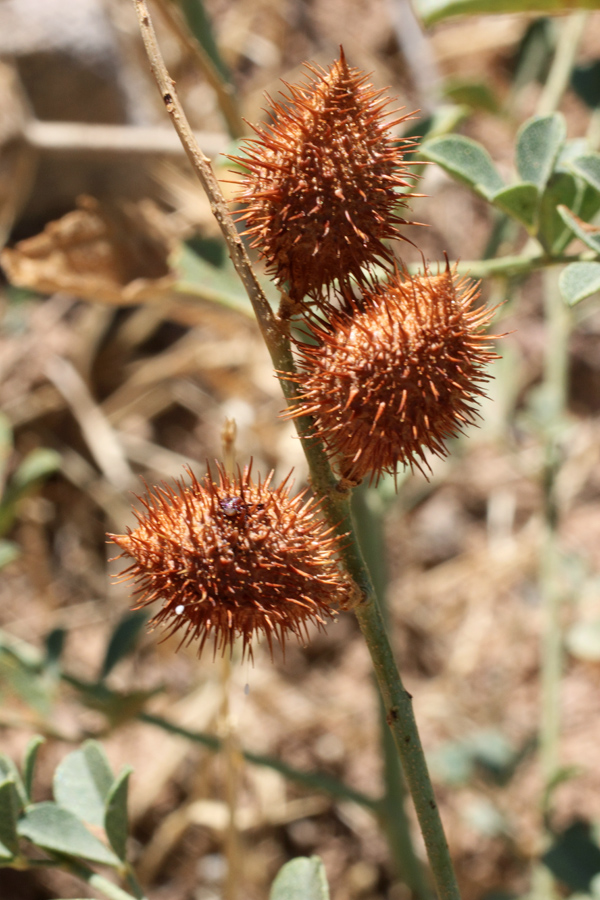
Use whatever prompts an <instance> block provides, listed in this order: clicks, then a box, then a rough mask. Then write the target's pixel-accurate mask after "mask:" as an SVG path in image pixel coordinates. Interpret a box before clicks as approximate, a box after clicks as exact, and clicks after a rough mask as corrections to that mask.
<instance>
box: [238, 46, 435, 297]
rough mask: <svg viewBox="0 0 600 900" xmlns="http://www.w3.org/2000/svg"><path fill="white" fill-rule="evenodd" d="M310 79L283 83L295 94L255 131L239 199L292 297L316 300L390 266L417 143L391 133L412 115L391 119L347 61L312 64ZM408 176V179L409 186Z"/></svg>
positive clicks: (250, 230)
mask: <svg viewBox="0 0 600 900" xmlns="http://www.w3.org/2000/svg"><path fill="white" fill-rule="evenodd" d="M306 68H307V69H308V73H309V74H308V75H307V76H306V77H305V81H304V82H303V83H301V84H297V85H289V84H287V83H285V82H284V84H286V87H287V89H288V94H289V96H286V95H285V94H283V95H282V96H283V98H284V102H283V103H275V102H273V101H272V100H271V99H270V98H269V97H267V99H268V100H269V103H270V104H271V105H272V111H271V113H270V114H271V118H272V120H273V122H272V124H270V125H260V126H254V125H252V126H251V127H252V128H253V129H254V131H255V132H256V134H257V135H258V139H252V140H249V141H247V142H246V143H245V145H244V147H243V149H244V151H245V153H246V154H247V155H246V156H244V157H231V159H232V160H233V161H235V162H236V163H238V164H240V165H241V166H242V167H243V168H245V169H246V170H247V174H246V175H245V177H244V181H243V182H242V184H243V190H242V191H241V193H240V194H239V196H238V198H237V200H238V201H239V202H241V203H242V204H243V205H244V207H245V211H244V212H243V214H242V215H241V216H240V218H242V219H246V224H247V231H246V234H249V235H251V236H252V238H253V242H252V246H253V247H257V248H258V249H259V250H260V253H261V255H262V256H263V257H264V258H265V259H266V261H267V270H268V271H269V273H270V274H271V275H273V276H274V277H275V280H276V281H277V282H278V284H280V285H282V286H286V285H287V290H288V293H289V295H290V296H291V297H292V298H293V299H295V300H301V299H302V298H303V297H305V296H306V295H309V296H311V297H313V298H317V299H318V297H319V295H320V294H321V291H322V289H323V288H327V287H328V286H329V285H331V284H332V283H334V282H336V281H337V282H339V283H341V284H342V285H343V286H345V285H347V284H349V283H350V279H351V277H354V278H356V279H357V280H358V281H359V282H361V283H362V282H363V281H364V279H365V274H366V273H365V269H366V270H367V271H368V269H369V267H370V266H372V265H373V264H374V263H376V262H385V261H390V260H391V258H392V257H391V254H390V252H389V250H388V248H387V247H386V246H385V244H384V243H383V241H384V240H385V239H386V238H396V239H398V238H401V239H405V238H402V235H401V233H400V232H399V230H398V227H397V226H398V225H404V224H406V220H405V219H403V218H401V217H400V216H399V215H398V208H399V207H405V206H406V205H407V199H408V198H410V197H415V196H420V195H417V194H413V193H409V191H408V189H409V188H410V187H411V186H412V183H413V181H414V176H412V175H411V173H410V171H409V169H408V168H407V167H406V163H405V160H404V155H405V153H407V152H411V150H412V149H413V147H414V142H413V141H407V140H395V139H393V138H392V136H391V135H390V132H389V129H390V128H391V127H392V126H393V125H396V124H398V123H399V122H402V121H404V120H405V119H408V118H410V116H409V115H406V116H402V117H401V118H399V119H397V120H396V121H395V122H389V121H386V119H387V117H388V115H391V113H390V114H388V113H387V112H386V107H387V106H388V105H389V103H390V101H389V100H386V99H385V98H383V97H382V94H383V93H384V92H383V91H380V90H378V91H376V90H374V89H373V87H372V85H370V84H368V83H367V76H366V75H364V74H363V73H361V72H360V71H359V70H358V69H353V68H349V67H348V64H347V63H346V58H345V56H344V52H343V50H342V51H341V55H340V59H339V60H337V61H336V62H335V63H333V65H332V66H331V67H330V68H329V70H328V71H324V70H322V69H320V68H317V67H316V66H309V65H307V66H306ZM407 179H411V180H407Z"/></svg>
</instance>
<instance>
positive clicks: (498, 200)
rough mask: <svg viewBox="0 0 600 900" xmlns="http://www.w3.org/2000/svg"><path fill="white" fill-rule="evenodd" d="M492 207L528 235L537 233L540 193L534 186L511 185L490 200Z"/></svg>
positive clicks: (523, 184)
mask: <svg viewBox="0 0 600 900" xmlns="http://www.w3.org/2000/svg"><path fill="white" fill-rule="evenodd" d="M491 199H492V203H493V204H494V206H497V207H498V209H501V210H502V212H505V213H507V214H508V215H509V216H511V218H513V219H516V220H517V222H520V223H521V225H524V226H525V228H526V229H527V231H529V233H530V234H535V232H536V231H537V211H538V204H539V200H540V193H539V191H538V189H537V187H536V186H535V184H525V183H521V184H512V185H511V186H510V187H507V188H504V189H503V190H501V191H498V193H497V194H494V196H493V197H492V198H491Z"/></svg>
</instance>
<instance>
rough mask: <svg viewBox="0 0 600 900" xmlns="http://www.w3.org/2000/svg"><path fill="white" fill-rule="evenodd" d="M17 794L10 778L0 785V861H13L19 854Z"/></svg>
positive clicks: (19, 808) (18, 799) (18, 805)
mask: <svg viewBox="0 0 600 900" xmlns="http://www.w3.org/2000/svg"><path fill="white" fill-rule="evenodd" d="M21 808H22V807H21V801H20V798H19V792H18V791H17V787H16V785H15V783H14V781H13V780H12V778H7V779H6V780H4V781H2V783H0V860H2V861H6V860H9V859H13V858H14V857H15V856H17V855H18V853H19V835H18V833H17V819H18V816H19V812H20V811H21Z"/></svg>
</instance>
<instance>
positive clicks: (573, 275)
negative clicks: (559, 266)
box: [558, 262, 600, 306]
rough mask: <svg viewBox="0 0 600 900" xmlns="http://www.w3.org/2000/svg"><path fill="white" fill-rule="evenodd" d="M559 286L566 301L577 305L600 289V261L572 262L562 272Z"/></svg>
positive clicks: (571, 304) (570, 304)
mask: <svg viewBox="0 0 600 900" xmlns="http://www.w3.org/2000/svg"><path fill="white" fill-rule="evenodd" d="M558 286H559V289H560V293H561V295H562V298H563V300H564V301H565V303H567V304H568V305H569V306H575V304H577V303H580V302H581V301H582V300H585V299H586V297H591V296H592V294H595V293H596V292H597V291H600V263H597V262H576V263H571V265H570V266H567V267H566V269H563V271H562V272H561V274H560V278H559V279H558Z"/></svg>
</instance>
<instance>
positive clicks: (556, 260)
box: [451, 250, 598, 278]
mask: <svg viewBox="0 0 600 900" xmlns="http://www.w3.org/2000/svg"><path fill="white" fill-rule="evenodd" d="M597 258H598V257H597V254H596V253H594V251H593V250H589V251H588V250H584V251H583V252H582V253H572V254H566V253H565V254H558V255H555V256H548V255H546V254H541V253H536V254H535V255H528V254H526V253H520V254H518V255H514V256H500V257H499V258H497V259H475V260H457V261H456V262H453V263H451V265H452V266H454V265H456V267H457V271H458V273H459V275H470V276H471V278H493V277H502V278H515V277H517V276H520V277H525V276H526V275H530V274H531V272H535V271H537V270H538V269H547V268H549V267H550V266H564V265H566V264H568V263H573V262H589V261H592V260H596V259H597Z"/></svg>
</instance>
